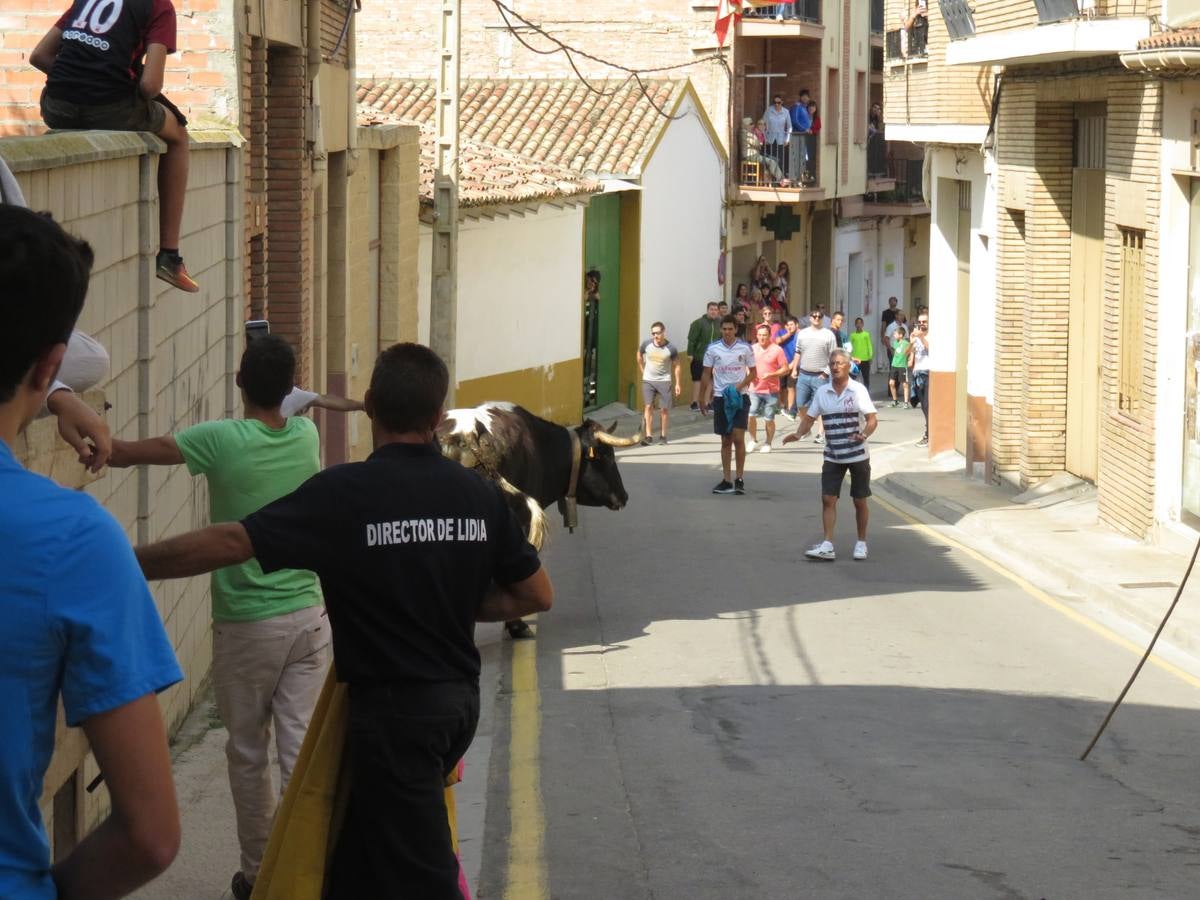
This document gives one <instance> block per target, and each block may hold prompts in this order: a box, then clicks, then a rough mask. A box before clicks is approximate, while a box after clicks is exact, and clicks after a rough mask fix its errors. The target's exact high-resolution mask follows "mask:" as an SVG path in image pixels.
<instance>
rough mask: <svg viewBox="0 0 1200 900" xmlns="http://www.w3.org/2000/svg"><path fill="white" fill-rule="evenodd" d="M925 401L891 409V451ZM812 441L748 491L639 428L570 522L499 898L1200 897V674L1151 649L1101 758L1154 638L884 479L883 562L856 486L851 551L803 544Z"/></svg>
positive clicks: (813, 511) (538, 668) (504, 795)
mask: <svg viewBox="0 0 1200 900" xmlns="http://www.w3.org/2000/svg"><path fill="white" fill-rule="evenodd" d="M912 415H914V414H911V413H908V412H907V411H886V410H885V411H884V413H883V416H882V419H883V427H882V428H881V429H880V432H879V435H878V436H879V438H880V440H879V441H876V442H875V445H876V452H877V453H878V452H883V453H886V452H887V450H886V449H885V448H884V447H883V445H884V444H886V442H887V441H888V440H889V439H891V440H899V439H900V438H901V437H904V438H907V437H914V438H915V437H916V436H917V433H916V431H915V429H914V424H913V422H912V421H911V419H912ZM916 415H918V417H919V414H916ZM901 420H903V421H901ZM889 434H890V435H891V437H890V438H889ZM801 447H802V448H803V449H801V450H798V451H791V452H776V453H773V454H771V455H770V456H762V455H759V454H755V455H754V456H752V457H751V462H750V465H749V466H748V469H747V476H746V483H747V489H748V492H747V494H746V495H745V496H743V497H737V496H713V495H711V494H710V493H709V491H710V490H711V487H712V485H713V484H715V483H716V481H717V480H718V479H719V477H720V476H719V471H718V468H717V444H716V438H714V437H713V436H712V435H701V434H696V435H694V436H692V437H686V438H685V437H680V438H677V439H676V440H673V441H672V444H671V445H670V446H667V447H662V446H655V447H651V448H645V449H638V450H634V451H631V452H627V453H623V454H622V460H621V470H622V473H623V475H624V479H625V484H626V486H627V487H628V489H629V494H630V497H631V501H630V505H629V506H628V507H627V508H626V509H625V510H623V511H621V512H619V513H613V512H609V511H606V510H581V522H582V528H581V529H580V530H578V531H577V532H576V533H575V534H574V535H570V536H568V535H566V534H556V535H555V539H554V543H553V544H552V546H551V548H550V550H549V551H548V554H547V557H546V559H547V564H548V566H549V567H550V571H551V574H552V575H553V578H554V580H555V583H556V587H557V591H558V600H557V603H556V606H555V608H554V610H553V611H552V612H550V613H549V614H547V615H544V616H543V617H542V621H541V623H540V624H539V634H538V638H537V641H536V642H535V644H527V645H526V646H527V647H528V648H529V649H528V650H525V649H520V650H517V654H518V656H517V658H514V659H512V660H511V663H512V676H511V677H506V681H505V683H504V685H503V686H502V689H501V694H500V696H499V698H498V700H497V706H496V723H497V724H496V728H495V735H494V737H495V739H494V742H493V749H492V754H491V765H490V769H491V771H490V779H489V789H488V801H487V812H486V827H485V829H484V838H483V854H482V856H483V863H482V871H481V874H480V885H479V891H478V893H479V895H480V896H481V897H484V898H493V897H495V898H498V897H506V898H510V900H536V898H538V897H551V896H552V897H554V898H564V900H565V898H597V900H607V898H621V900H638V898H681V900H682V898H688V900H695V898H742V897H745V898H751V897H754V898H797V897H816V898H876V897H878V898H892V897H897V898H909V897H911V898H976V897H978V898H1056V900H1057V898H1090V900H1098V898H1109V897H1112V898H1118V897H1119V898H1130V897H1136V898H1149V897H1163V898H1183V897H1195V896H1197V895H1200V887H1198V886H1197V884H1196V881H1195V878H1196V874H1197V867H1198V866H1200V779H1197V777H1196V776H1197V770H1198V766H1197V760H1196V756H1197V753H1198V752H1200V751H1198V748H1200V715H1198V709H1200V688H1198V687H1197V686H1196V685H1197V684H1200V682H1197V681H1196V680H1195V679H1189V678H1188V677H1187V676H1186V675H1179V674H1173V673H1171V672H1169V671H1165V670H1163V669H1162V668H1155V667H1153V666H1151V667H1147V669H1146V671H1144V672H1143V674H1142V676H1141V679H1140V681H1139V682H1138V684H1137V685H1136V686H1135V688H1134V690H1133V691H1132V693H1131V694H1130V696H1129V698H1128V699H1127V701H1126V704H1125V706H1124V707H1123V708H1122V709H1121V711H1120V712H1119V713H1118V716H1117V718H1116V720H1115V721H1114V724H1113V725H1112V726H1111V727H1110V729H1109V731H1108V732H1107V735H1106V737H1105V738H1104V739H1103V740H1102V741H1101V743H1100V744H1099V745H1098V747H1097V749H1096V750H1095V751H1094V752H1093V755H1092V757H1091V759H1090V760H1089V761H1088V762H1086V763H1081V762H1079V761H1078V756H1079V754H1080V753H1081V752H1082V750H1083V748H1084V747H1085V746H1086V744H1087V742H1088V740H1089V739H1090V737H1091V735H1092V733H1093V732H1094V730H1095V729H1096V727H1097V726H1098V724H1099V722H1100V720H1101V719H1102V717H1103V715H1104V713H1105V711H1106V710H1107V707H1108V704H1109V703H1110V702H1111V700H1112V699H1113V698H1114V697H1115V696H1116V694H1117V692H1118V691H1119V690H1120V687H1121V685H1122V684H1123V683H1124V680H1125V679H1126V677H1127V676H1128V674H1129V672H1130V671H1131V670H1132V667H1133V665H1134V663H1135V662H1136V655H1135V654H1134V653H1133V652H1131V650H1130V648H1129V647H1128V646H1122V645H1121V644H1120V643H1119V641H1118V640H1116V639H1115V638H1114V636H1112V635H1109V634H1106V633H1104V632H1103V631H1102V630H1101V629H1097V628H1095V627H1088V625H1087V624H1086V623H1085V622H1082V621H1081V620H1079V619H1078V617H1073V616H1072V615H1070V614H1069V613H1068V612H1064V610H1063V609H1062V608H1058V607H1056V606H1055V605H1054V603H1053V601H1052V599H1051V598H1049V597H1045V596H1042V595H1039V594H1038V592H1036V591H1034V592H1027V591H1025V590H1022V589H1021V588H1020V587H1018V586H1017V585H1016V584H1015V583H1014V582H1013V581H1011V580H1009V579H1008V578H1006V577H1005V576H1004V575H1003V574H1002V573H1000V572H998V571H996V570H995V569H994V568H993V567H990V566H988V565H986V564H985V563H984V562H983V561H980V560H978V559H976V558H973V557H972V556H971V555H970V554H968V553H965V552H963V551H962V550H961V549H959V548H955V547H953V546H950V545H947V544H946V543H944V542H943V541H941V540H939V538H938V536H937V534H935V533H934V532H932V531H930V530H928V529H925V528H923V527H921V526H919V525H916V524H914V523H913V522H912V521H911V520H906V519H905V518H903V517H901V516H900V515H898V514H897V512H896V511H894V510H891V509H888V508H885V507H884V506H882V505H880V504H876V505H874V507H873V519H872V525H871V538H870V558H869V559H868V560H867V561H865V562H854V561H852V560H851V559H850V558H849V557H850V552H849V551H850V550H851V548H852V545H853V517H852V515H851V508H850V505H849V500H848V497H847V498H844V499H843V501H842V510H841V511H842V516H841V519H840V521H839V524H838V541H837V547H838V550H839V554H840V558H839V559H838V561H837V562H835V563H817V562H807V561H804V560H803V559H802V558H800V554H801V551H802V550H803V549H804V548H805V547H807V546H809V545H811V544H812V543H813V542H814V541H815V540H817V539H818V538H819V536H820V518H819V515H820V504H819V499H818V476H817V473H818V472H819V467H820V457H819V452H818V450H817V448H815V447H814V446H813V445H811V444H804V445H801ZM1079 564H1080V565H1086V564H1087V561H1086V560H1080V561H1079ZM505 648H506V649H505V652H506V653H508V654H511V653H513V645H512V644H510V643H507V642H506V644H505ZM523 654H527V656H525V655H523ZM535 663H536V665H535ZM501 669H502V670H504V669H505V667H504V666H503V665H502V666H501ZM534 676H536V681H534V680H533V679H534ZM1189 682H1190V683H1189Z"/></svg>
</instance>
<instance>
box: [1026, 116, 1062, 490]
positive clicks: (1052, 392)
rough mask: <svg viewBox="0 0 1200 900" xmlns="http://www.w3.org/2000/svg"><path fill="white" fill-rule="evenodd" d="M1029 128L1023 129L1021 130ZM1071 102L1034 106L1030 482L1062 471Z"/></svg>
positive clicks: (1028, 322) (1028, 407) (1030, 216)
mask: <svg viewBox="0 0 1200 900" xmlns="http://www.w3.org/2000/svg"><path fill="white" fill-rule="evenodd" d="M1027 127H1028V126H1027ZM1073 128H1074V111H1073V107H1072V104H1070V103H1063V102H1054V103H1049V102H1039V103H1038V104H1037V107H1036V114H1035V116H1034V122H1033V132H1034V135H1035V141H1034V158H1033V164H1034V170H1033V172H1032V173H1031V174H1032V177H1031V178H1030V182H1029V212H1028V214H1027V217H1026V223H1025V226H1026V237H1027V239H1028V242H1029V249H1030V251H1031V252H1030V255H1029V256H1028V259H1029V261H1030V265H1029V266H1028V270H1029V281H1028V284H1029V303H1028V308H1027V310H1026V316H1025V322H1024V326H1023V329H1022V334H1023V336H1024V349H1025V355H1026V360H1025V365H1026V368H1027V388H1026V398H1025V408H1024V411H1023V418H1024V427H1025V439H1024V441H1023V442H1022V444H1021V480H1022V482H1023V483H1025V484H1031V483H1035V482H1037V481H1040V480H1041V479H1043V478H1047V477H1049V476H1050V475H1053V474H1054V473H1056V472H1061V471H1062V470H1063V469H1064V468H1065V466H1066V446H1067V445H1066V435H1067V352H1066V342H1065V340H1064V337H1063V336H1064V333H1065V331H1064V326H1065V325H1066V323H1067V321H1068V318H1069V316H1070V307H1071V165H1072V155H1073V140H1074V136H1073V134H1074V132H1073Z"/></svg>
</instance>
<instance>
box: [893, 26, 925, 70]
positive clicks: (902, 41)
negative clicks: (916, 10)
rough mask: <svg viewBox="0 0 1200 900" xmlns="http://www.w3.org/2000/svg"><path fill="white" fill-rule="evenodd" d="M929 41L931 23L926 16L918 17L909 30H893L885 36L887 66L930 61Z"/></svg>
mask: <svg viewBox="0 0 1200 900" xmlns="http://www.w3.org/2000/svg"><path fill="white" fill-rule="evenodd" d="M928 39H929V22H928V20H927V19H926V18H925V17H924V16H917V17H916V18H915V19H914V20H913V23H912V25H910V26H908V27H907V28H893V29H892V30H891V31H889V32H888V33H887V34H886V35H885V36H884V42H883V48H884V52H883V58H884V62H885V64H887V65H888V66H894V65H903V64H904V63H918V62H926V61H928V59H929V49H928V46H927V44H928Z"/></svg>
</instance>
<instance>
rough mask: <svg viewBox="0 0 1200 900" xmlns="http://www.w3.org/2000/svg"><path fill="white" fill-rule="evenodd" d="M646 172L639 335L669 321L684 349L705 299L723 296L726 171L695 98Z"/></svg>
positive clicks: (685, 103)
mask: <svg viewBox="0 0 1200 900" xmlns="http://www.w3.org/2000/svg"><path fill="white" fill-rule="evenodd" d="M677 115H679V116H682V118H679V119H677V120H676V121H673V122H671V123H670V124H668V125H667V128H666V133H665V134H664V135H663V137H662V140H661V141H660V142H659V145H658V147H657V148H656V149H655V150H654V154H653V155H652V156H651V158H650V162H649V165H647V167H646V170H645V171H644V172H643V173H642V246H641V285H640V293H641V304H640V306H641V309H640V315H639V320H638V321H639V332H638V333H639V334H640V335H642V336H646V335H649V333H650V323H651V322H654V321H659V320H661V321H662V322H664V323H666V326H667V334H668V335H669V336H670V337H671V339H672V341H673V342H674V343H675V345H676V346H677V347H681V346H682V344H683V343H686V338H687V328H688V324H689V323H690V322H691V321H692V320H693V319H695V318H696V317H697V316H699V315H702V314H703V313H704V304H705V303H707V302H708V301H709V300H715V299H717V298H718V297H720V296H721V293H722V289H721V287H720V285H718V284H717V261H718V259H719V258H720V253H721V218H722V215H723V210H722V194H723V191H724V177H725V176H724V170H723V161H722V158H721V154H720V152H719V151H718V150H717V148H716V147H714V146H713V144H712V141H711V139H710V137H709V132H708V130H707V129H706V128H705V127H704V125H703V123H702V122H701V120H700V117H699V114H698V113H697V112H696V109H695V107H694V105H693V103H692V100H691V98H690V97H685V98H684V100H683V102H682V104H681V105H680V107H679V110H678V112H677Z"/></svg>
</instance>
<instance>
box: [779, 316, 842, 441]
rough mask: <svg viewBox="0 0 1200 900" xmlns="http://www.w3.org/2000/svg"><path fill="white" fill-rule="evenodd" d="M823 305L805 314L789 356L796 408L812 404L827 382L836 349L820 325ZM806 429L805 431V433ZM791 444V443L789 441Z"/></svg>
mask: <svg viewBox="0 0 1200 900" xmlns="http://www.w3.org/2000/svg"><path fill="white" fill-rule="evenodd" d="M822 309H823V307H820V306H818V307H817V308H816V309H814V310H813V311H812V312H811V313H809V314H808V327H807V328H802V329H800V331H798V332H797V333H796V353H795V355H794V356H793V357H792V370H791V372H792V380H793V381H795V382H796V408H797V409H798V410H805V409H808V407H809V406H810V405H811V404H812V400H813V397H814V396H815V395H816V392H817V389H818V388H820V387H821V386H822V385H824V384H826V381H825V374H824V372H825V367H826V366H828V365H829V354H830V353H832V352H833V351H834V350H835V349H836V348H837V338H836V337H835V336H834V334H833V332H832V331H830V330H829V329H828V328H826V327H825V326H824V325H822V324H821V322H822V320H823V319H824V313H823V312H822ZM807 433H808V432H807V431H806V432H805V434H807ZM814 440H816V441H817V442H818V443H820V441H821V426H820V424H819V423H818V425H817V433H816V435H815V437H814ZM789 443H790V442H789Z"/></svg>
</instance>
